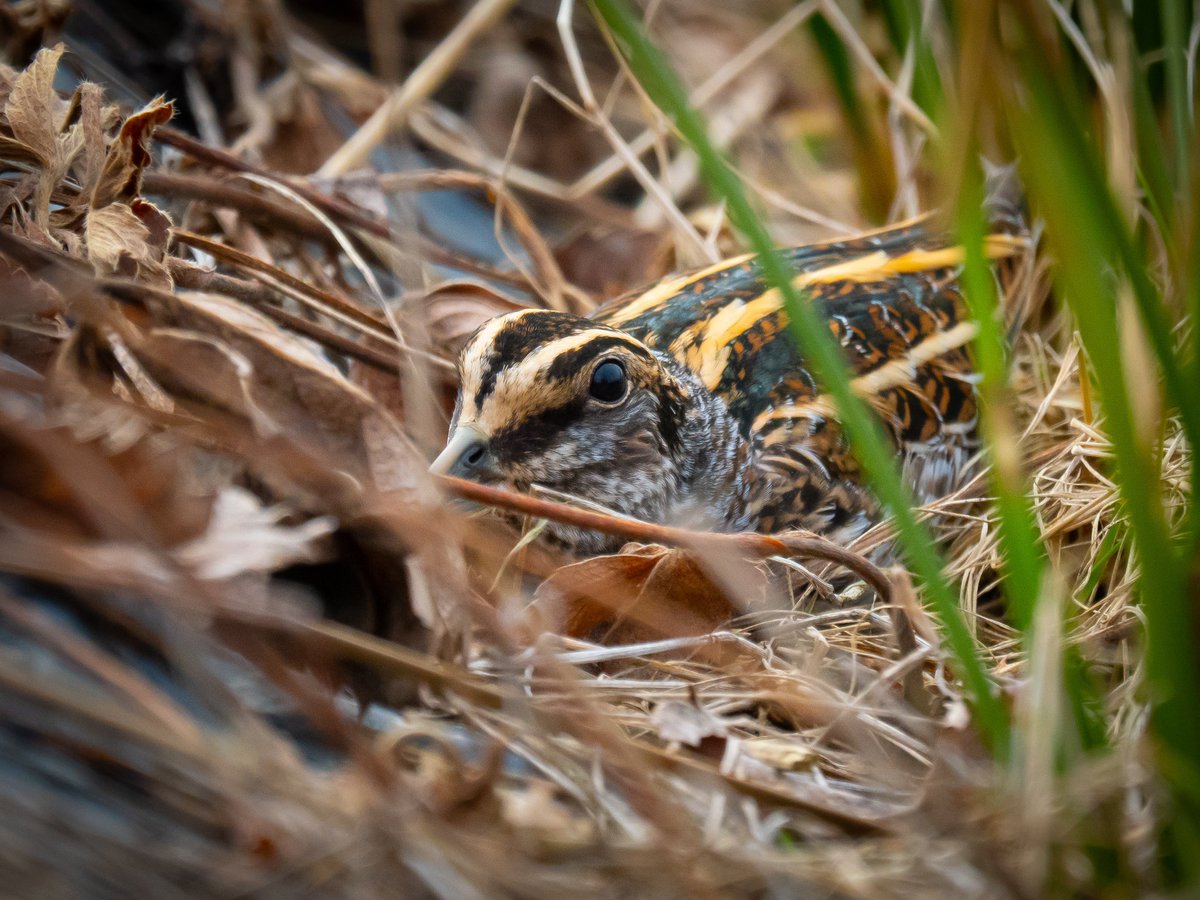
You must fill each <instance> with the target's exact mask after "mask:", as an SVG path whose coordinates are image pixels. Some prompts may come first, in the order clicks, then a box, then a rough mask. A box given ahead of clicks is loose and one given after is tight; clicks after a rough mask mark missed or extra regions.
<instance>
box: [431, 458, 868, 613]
mask: <svg viewBox="0 0 1200 900" xmlns="http://www.w3.org/2000/svg"><path fill="white" fill-rule="evenodd" d="M437 482H438V484H440V485H441V486H442V487H444V488H445V489H446V490H447V491H448V492H450V493H452V494H454V495H456V496H458V497H462V498H463V499H466V500H472V501H474V502H476V503H482V504H484V505H486V506H495V507H499V508H501V509H508V510H512V511H513V512H519V513H523V514H525V515H528V516H534V517H536V518H539V519H552V520H553V521H555V522H562V523H564V524H567V525H574V526H576V527H577V528H588V529H591V530H593V531H603V532H604V533H605V534H615V535H617V536H619V537H623V538H626V539H627V540H631V541H641V542H643V543H651V544H665V545H667V546H673V547H683V548H686V549H692V550H705V549H711V550H727V551H729V550H732V551H735V552H740V553H741V554H743V555H746V556H754V557H757V558H759V559H766V558H768V557H771V556H803V557H808V558H810V559H823V560H827V561H828V562H832V563H835V564H837V565H840V566H842V567H843V568H845V569H847V570H849V571H850V572H853V573H854V574H855V575H857V576H858V577H859V578H861V579H862V580H863V581H865V582H866V583H867V584H868V585H870V587H871V588H872V589H873V590H874V591H875V592H876V594H877V595H878V596H879V599H880V600H881V601H882V602H883V603H890V602H891V595H892V587H891V583H890V582H889V581H888V578H887V576H886V575H884V573H883V572H882V570H880V569H879V567H878V566H876V565H875V564H874V563H872V562H871V561H870V560H869V559H867V558H866V557H865V556H863V555H862V554H859V553H855V552H854V551H853V550H847V549H846V548H845V547H841V546H839V545H837V544H835V543H834V542H833V541H830V540H828V539H826V538H823V537H821V536H820V535H817V534H812V533H811V532H802V531H792V532H785V533H782V534H778V535H771V534H754V533H751V532H738V533H734V534H723V533H719V532H711V531H690V530H688V529H686V528H675V527H673V526H671V525H658V524H655V523H652V522H639V521H636V520H634V519H624V518H621V517H619V516H613V515H609V514H607V513H602V512H595V511H593V510H590V509H579V508H577V507H574V506H569V505H567V504H565V503H555V502H553V501H551V500H542V499H539V498H537V497H530V496H528V495H526V494H519V493H517V492H515V491H509V490H505V489H504V488H498V487H493V486H491V485H486V484H478V483H476V482H474V481H464V480H463V479H461V478H451V477H448V476H437Z"/></svg>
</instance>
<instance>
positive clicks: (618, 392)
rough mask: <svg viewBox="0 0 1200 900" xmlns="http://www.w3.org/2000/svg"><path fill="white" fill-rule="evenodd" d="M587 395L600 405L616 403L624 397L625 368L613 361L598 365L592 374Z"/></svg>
mask: <svg viewBox="0 0 1200 900" xmlns="http://www.w3.org/2000/svg"><path fill="white" fill-rule="evenodd" d="M588 393H589V394H591V395H592V396H593V397H595V398H596V399H597V400H599V401H600V402H602V403H616V402H617V401H618V400H620V399H621V398H622V397H624V396H625V367H624V366H622V365H621V364H620V363H619V362H617V361H616V360H613V359H609V360H605V361H604V362H602V363H600V365H598V366H596V369H595V371H593V372H592V383H591V384H590V385H588Z"/></svg>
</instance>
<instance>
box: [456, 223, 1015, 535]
mask: <svg viewBox="0 0 1200 900" xmlns="http://www.w3.org/2000/svg"><path fill="white" fill-rule="evenodd" d="M1029 246H1030V241H1029V240H1028V238H1027V237H1026V236H1025V235H1024V234H1023V233H1021V232H1020V230H1019V229H1017V228H1008V229H1005V230H997V232H996V233H994V234H992V235H990V236H989V237H988V239H987V242H986V248H985V249H986V251H987V253H988V255H989V256H990V257H991V258H992V259H995V260H1007V259H1011V258H1014V257H1019V256H1022V255H1024V254H1025V253H1026V251H1027V250H1028V249H1029ZM786 256H787V258H788V260H789V262H790V264H791V265H792V267H793V269H794V271H795V273H796V275H795V279H794V282H795V284H796V285H797V286H798V287H800V288H802V289H803V291H804V293H805V294H806V296H807V301H808V302H812V303H815V304H816V305H817V306H818V307H819V309H820V310H821V313H822V316H823V317H824V318H825V320H826V321H827V322H828V323H829V328H830V331H831V332H832V333H833V335H834V337H835V338H837V340H838V341H839V343H840V344H841V346H842V347H843V348H844V350H845V352H846V358H847V362H848V364H849V366H850V368H851V371H852V373H853V375H854V377H855V385H856V389H857V390H858V391H859V392H860V394H862V395H863V396H866V397H868V398H869V399H870V401H871V403H872V405H873V406H874V408H875V409H876V410H877V411H878V413H879V415H880V417H881V420H882V421H883V423H884V424H885V426H886V428H887V431H888V433H889V434H890V436H891V438H892V440H893V442H894V444H895V446H896V448H897V452H898V453H900V454H901V455H902V457H903V460H904V464H905V466H906V469H907V473H908V475H909V477H910V481H911V483H912V485H913V487H914V488H915V490H916V492H917V494H918V496H920V497H922V498H929V497H932V496H936V495H938V494H940V493H943V492H944V491H946V490H947V489H948V488H949V487H951V486H952V485H953V483H954V481H955V479H956V477H957V476H958V475H959V474H960V472H961V469H962V466H963V464H964V462H965V461H966V460H967V459H968V458H969V457H970V455H971V454H972V452H973V450H974V447H975V419H976V408H975V392H974V381H975V378H974V374H973V372H972V369H971V363H970V358H969V354H968V352H967V344H968V343H969V341H970V339H971V337H972V336H973V334H974V331H975V328H974V325H973V323H971V322H970V321H969V319H968V318H967V317H966V313H965V307H964V303H963V300H962V297H961V295H960V292H959V288H958V283H957V277H958V274H959V267H960V266H961V262H962V251H961V248H958V247H955V246H952V245H949V244H948V243H946V241H945V240H944V237H943V236H942V235H940V234H939V233H937V232H936V231H934V230H932V229H931V227H930V224H929V221H928V220H918V221H916V222H912V223H908V224H905V225H901V226H896V227H892V228H888V229H884V230H881V231H879V232H875V233H869V234H864V235H859V236H856V237H854V238H851V239H847V240H841V241H832V242H829V243H823V244H816V245H811V246H805V247H798V248H795V249H792V250H790V251H786ZM459 371H460V375H461V377H462V387H461V390H460V395H459V403H458V408H457V409H456V412H455V416H454V421H453V422H452V424H451V435H452V436H451V440H450V443H449V444H448V446H447V449H446V451H445V452H444V453H443V454H442V456H441V457H439V459H438V461H437V462H436V463H435V468H436V469H438V470H440V471H449V472H453V473H454V474H458V475H462V476H466V477H474V478H478V479H481V480H485V481H494V482H501V483H508V484H510V485H512V486H515V487H517V488H525V487H528V486H529V485H531V484H541V485H544V486H546V487H550V488H553V489H556V490H559V491H562V492H565V493H569V494H573V495H575V496H578V497H581V498H583V499H585V500H589V501H592V502H594V503H597V504H599V505H601V506H604V507H606V508H608V509H612V510H615V511H617V512H620V513H624V514H627V515H632V516H635V517H638V518H643V519H648V520H652V521H665V522H669V523H672V524H683V525H688V526H692V527H702V528H712V529H719V530H739V529H755V530H759V531H777V530H783V529H788V528H806V529H811V530H814V531H818V532H821V533H824V534H827V535H830V536H831V537H834V538H840V539H849V538H852V537H854V536H855V535H857V534H859V533H861V532H862V531H863V530H864V529H865V528H866V527H867V526H868V525H869V524H870V523H871V522H872V521H873V520H874V519H876V518H877V516H878V514H879V512H878V509H877V506H876V504H875V502H874V500H873V499H872V498H871V497H870V495H869V494H868V493H867V491H866V490H865V489H864V488H863V487H862V485H861V483H860V473H859V470H858V466H857V463H856V461H855V459H854V457H853V455H852V454H851V453H850V452H849V449H848V447H847V445H846V442H845V440H844V437H843V435H842V432H841V429H840V427H839V426H838V423H837V421H836V419H835V418H834V415H833V409H832V405H831V403H830V402H829V400H828V398H827V397H825V396H824V395H823V394H822V393H821V391H820V389H819V387H818V386H817V384H816V382H815V380H814V378H813V376H812V375H811V373H810V372H809V370H808V368H807V366H806V365H805V362H804V359H803V357H802V356H801V354H800V353H799V352H798V351H797V350H796V348H795V346H794V344H793V342H792V340H791V338H790V337H789V336H788V334H787V317H786V314H785V313H784V312H783V310H782V308H781V300H780V297H779V294H778V292H777V291H774V290H772V289H768V288H767V287H766V285H765V284H764V282H763V278H762V273H761V271H760V269H759V267H758V265H757V264H756V262H755V260H754V259H753V258H752V257H741V258H737V259H732V260H728V261H725V262H723V263H720V264H718V265H715V266H712V267H709V268H707V269H704V270H702V271H699V272H693V273H690V274H684V275H679V276H675V277H672V278H668V279H666V280H664V281H662V282H660V283H659V284H657V285H655V286H653V287H651V288H650V289H648V290H646V291H643V292H640V293H638V294H636V295H634V296H631V297H627V298H623V299H621V300H618V301H615V302H614V303H611V304H609V305H607V306H605V307H604V308H602V309H600V310H598V311H597V312H596V313H595V314H594V315H593V316H592V317H591V318H580V317H577V316H571V315H567V314H563V313H557V312H551V311H547V310H525V311H521V312H518V313H512V314H510V315H508V316H503V317H500V318H498V319H495V320H493V321H491V322H489V323H487V324H485V325H484V326H483V327H482V328H481V329H480V330H479V331H478V332H476V333H475V335H473V336H472V337H471V339H470V340H469V341H468V343H467V345H466V347H465V348H464V350H463V353H462V355H461V357H460V360H459ZM618 389H619V390H618ZM618 394H619V396H618ZM551 528H552V534H553V536H554V537H556V538H557V539H558V540H559V541H560V542H562V543H565V544H567V545H569V546H571V547H572V548H574V549H576V550H578V551H580V552H599V551H603V550H608V549H612V544H611V543H610V539H608V538H607V537H605V536H604V535H599V534H593V533H587V532H582V531H579V530H577V529H573V528H569V527H566V526H551Z"/></svg>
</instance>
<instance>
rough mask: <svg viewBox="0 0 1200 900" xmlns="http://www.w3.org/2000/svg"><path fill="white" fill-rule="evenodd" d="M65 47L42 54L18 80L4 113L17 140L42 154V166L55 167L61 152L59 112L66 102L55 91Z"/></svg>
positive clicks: (42, 52)
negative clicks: (59, 151) (59, 143)
mask: <svg viewBox="0 0 1200 900" xmlns="http://www.w3.org/2000/svg"><path fill="white" fill-rule="evenodd" d="M64 49H65V48H64V47H63V45H62V44H55V45H54V46H53V47H50V48H47V49H45V50H41V51H39V52H38V55H37V56H36V57H34V60H33V62H32V63H30V64H29V67H28V68H26V69H25V71H24V72H22V73H21V74H20V75H18V76H17V80H16V83H15V84H14V85H13V89H12V93H11V94H10V95H9V97H8V103H7V104H6V105H5V107H4V113H5V115H6V116H7V117H8V124H9V127H10V128H11V129H12V133H13V137H15V138H16V139H17V140H19V141H20V142H21V143H23V144H25V145H26V146H27V147H29V148H30V149H31V150H33V151H34V152H35V153H37V154H38V156H39V157H40V158H41V161H42V164H43V165H45V166H47V167H50V166H53V165H54V162H55V156H56V153H57V151H58V111H59V107H60V106H61V105H62V100H61V99H60V98H59V96H58V93H57V92H56V91H55V90H54V74H55V72H57V71H58V61H59V60H60V59H62V55H63V51H64Z"/></svg>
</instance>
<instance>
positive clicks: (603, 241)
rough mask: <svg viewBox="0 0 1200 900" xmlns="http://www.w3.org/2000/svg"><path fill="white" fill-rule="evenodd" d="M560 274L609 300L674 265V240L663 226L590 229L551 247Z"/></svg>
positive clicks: (659, 275)
mask: <svg viewBox="0 0 1200 900" xmlns="http://www.w3.org/2000/svg"><path fill="white" fill-rule="evenodd" d="M554 258H555V260H557V262H558V264H559V266H560V267H561V268H562V272H563V277H564V278H566V279H567V280H568V281H570V282H571V283H572V284H574V285H576V286H578V287H580V288H582V289H583V290H585V291H587V292H588V293H589V294H591V295H592V296H594V297H596V298H597V301H598V302H600V303H603V302H606V301H608V300H612V299H614V298H616V297H619V296H621V295H623V294H626V293H628V292H629V291H632V290H634V289H636V288H639V287H642V286H643V285H647V284H650V283H651V282H653V281H657V280H658V279H660V278H662V277H663V276H664V275H666V274H667V273H669V272H671V271H672V270H673V269H674V268H675V254H674V242H673V240H672V238H671V233H670V232H669V231H667V230H664V229H658V230H646V229H636V228H625V229H616V228H611V229H592V230H590V231H584V232H581V233H579V234H577V235H575V236H574V237H572V238H571V239H570V240H568V241H567V242H566V243H564V244H562V245H560V246H559V247H557V248H555V251H554Z"/></svg>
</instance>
